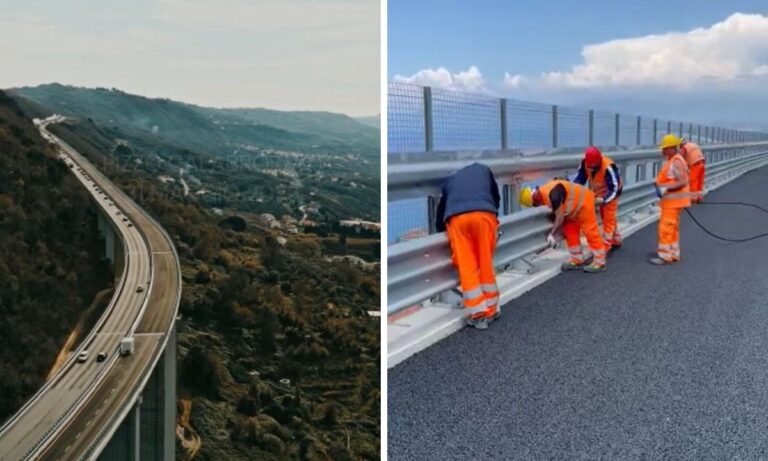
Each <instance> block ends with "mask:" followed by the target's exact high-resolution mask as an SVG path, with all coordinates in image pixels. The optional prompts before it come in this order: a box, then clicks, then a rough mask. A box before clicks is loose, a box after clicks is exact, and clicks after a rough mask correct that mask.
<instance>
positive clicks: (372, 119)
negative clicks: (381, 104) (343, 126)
mask: <svg viewBox="0 0 768 461" xmlns="http://www.w3.org/2000/svg"><path fill="white" fill-rule="evenodd" d="M355 120H357V121H358V122H360V123H364V124H366V125H370V126H372V127H374V128H376V129H377V130H378V129H380V128H381V116H380V115H369V116H367V117H355Z"/></svg>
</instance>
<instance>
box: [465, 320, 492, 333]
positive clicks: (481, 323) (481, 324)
mask: <svg viewBox="0 0 768 461" xmlns="http://www.w3.org/2000/svg"><path fill="white" fill-rule="evenodd" d="M467 325H469V326H471V327H474V328H477V329H478V330H487V329H488V317H477V318H474V319H473V318H467Z"/></svg>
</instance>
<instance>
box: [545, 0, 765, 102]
mask: <svg viewBox="0 0 768 461" xmlns="http://www.w3.org/2000/svg"><path fill="white" fill-rule="evenodd" d="M581 54H582V57H583V59H584V62H583V63H581V64H579V65H576V66H574V67H573V68H572V69H571V70H570V71H557V72H547V73H544V74H542V80H543V82H544V83H545V84H548V85H552V86H558V87H576V88H588V87H605V86H624V87H626V86H664V87H676V88H690V87H692V86H694V85H696V84H697V83H701V82H710V83H711V82H732V81H735V80H739V79H743V78H749V77H750V76H764V75H768V16H763V15H761V14H742V13H735V14H733V15H731V16H729V17H728V18H727V19H725V20H724V21H722V22H719V23H716V24H714V25H712V26H711V27H708V28H697V29H694V30H691V31H688V32H670V33H667V34H661V35H647V36H644V37H635V38H628V39H620V40H611V41H608V42H604V43H599V44H594V45H587V46H585V47H584V49H583V50H582V53H581Z"/></svg>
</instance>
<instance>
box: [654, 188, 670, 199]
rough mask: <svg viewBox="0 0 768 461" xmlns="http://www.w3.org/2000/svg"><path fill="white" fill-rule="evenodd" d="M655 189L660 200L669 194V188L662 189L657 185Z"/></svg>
mask: <svg viewBox="0 0 768 461" xmlns="http://www.w3.org/2000/svg"><path fill="white" fill-rule="evenodd" d="M653 187H655V188H656V197H658V198H661V197H662V196H663V195H664V194H666V193H667V188H666V187H660V186H657V185H654V186H653Z"/></svg>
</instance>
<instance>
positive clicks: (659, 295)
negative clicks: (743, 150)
mask: <svg viewBox="0 0 768 461" xmlns="http://www.w3.org/2000/svg"><path fill="white" fill-rule="evenodd" d="M766 182H768V168H762V169H760V170H756V171H753V172H750V173H747V174H746V175H744V176H742V177H741V178H739V179H737V180H735V181H734V182H732V183H730V184H729V185H726V186H724V187H722V188H721V189H719V190H717V191H715V192H713V193H711V194H710V195H708V196H707V200H709V201H734V200H740V201H747V202H752V203H756V204H759V205H761V206H763V207H766V208H768V187H766V186H765V184H766ZM692 211H693V213H694V214H695V215H696V217H697V218H698V219H699V220H700V221H702V222H703V223H704V224H705V225H707V226H709V227H710V228H711V230H713V231H715V232H716V233H721V234H723V235H726V236H730V237H747V236H750V235H755V234H760V233H764V232H768V214H763V213H760V212H759V211H757V210H754V209H749V208H744V207H722V206H706V205H701V206H696V207H694V208H693V209H692ZM655 246H656V225H655V224H653V225H650V226H648V227H646V228H644V229H643V230H641V231H640V232H638V233H636V234H634V235H633V236H632V237H630V238H628V239H627V240H626V242H625V244H624V248H622V249H621V250H619V251H617V252H615V253H614V254H613V255H611V256H610V258H609V260H608V272H606V273H603V274H584V273H574V272H570V273H565V274H562V275H560V276H558V277H556V278H554V279H552V280H550V281H549V282H547V283H545V284H543V285H541V286H539V287H537V288H536V289H534V290H532V291H531V292H529V293H527V294H525V295H523V296H522V297H520V298H517V299H515V300H513V301H512V302H510V303H509V304H507V305H506V306H504V308H503V313H502V316H501V318H500V319H499V320H498V321H496V322H495V323H494V324H492V325H491V327H490V328H489V329H488V330H485V331H478V330H474V329H468V328H467V329H464V330H462V331H460V332H458V333H456V334H454V335H452V336H450V337H448V338H446V339H444V340H443V341H441V342H439V343H437V344H436V345H434V346H432V347H431V348H429V349H427V350H425V351H423V352H421V353H419V354H417V355H415V356H413V357H412V358H410V359H408V360H406V361H405V362H404V363H402V364H400V365H398V366H396V367H395V368H393V369H390V370H389V383H388V389H389V390H388V431H389V434H388V437H389V438H388V450H389V459H392V460H452V459H462V460H467V459H483V460H487V459H504V460H507V459H612V460H615V459H696V460H702V459H765V458H768V238H764V239H760V240H756V241H752V242H749V243H739V244H733V243H724V242H719V241H717V240H714V239H712V238H711V237H709V236H707V235H705V234H704V233H703V232H702V231H701V230H700V229H698V228H697V227H695V224H694V223H693V222H692V221H691V220H690V219H689V218H688V217H685V218H684V220H683V224H682V227H681V250H682V262H681V263H680V264H678V265H675V266H665V267H656V266H652V265H650V264H648V263H647V259H648V256H649V254H650V253H652V252H653V251H654V249H655Z"/></svg>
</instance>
